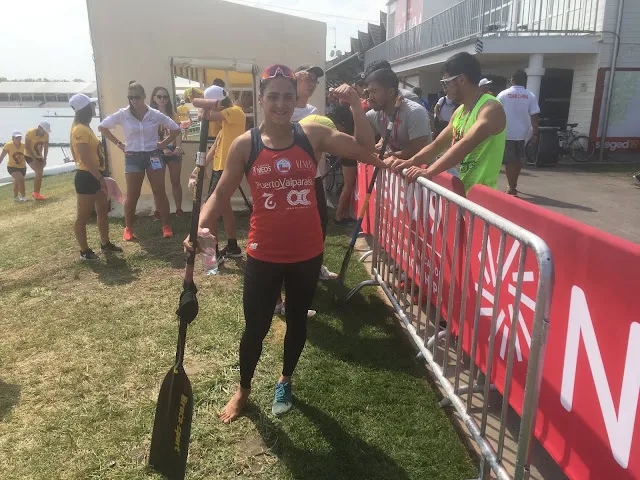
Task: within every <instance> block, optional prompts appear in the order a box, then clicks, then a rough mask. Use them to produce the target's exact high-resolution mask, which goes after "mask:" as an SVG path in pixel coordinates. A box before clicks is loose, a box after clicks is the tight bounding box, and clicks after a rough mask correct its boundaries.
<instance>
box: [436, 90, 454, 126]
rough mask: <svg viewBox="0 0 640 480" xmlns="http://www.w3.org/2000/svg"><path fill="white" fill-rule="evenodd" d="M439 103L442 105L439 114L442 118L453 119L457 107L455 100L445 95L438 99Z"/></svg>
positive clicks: (444, 119) (446, 120) (445, 119)
mask: <svg viewBox="0 0 640 480" xmlns="http://www.w3.org/2000/svg"><path fill="white" fill-rule="evenodd" d="M438 105H439V106H440V113H439V114H438V117H439V118H440V120H443V121H445V122H449V121H451V117H452V116H453V112H455V111H456V108H457V107H456V104H455V103H454V101H453V100H451V99H450V98H449V97H447V96H444V97H440V100H438Z"/></svg>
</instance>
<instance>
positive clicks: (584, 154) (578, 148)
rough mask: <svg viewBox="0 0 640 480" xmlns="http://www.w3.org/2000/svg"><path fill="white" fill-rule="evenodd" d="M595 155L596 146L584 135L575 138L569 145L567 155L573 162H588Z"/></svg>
mask: <svg viewBox="0 0 640 480" xmlns="http://www.w3.org/2000/svg"><path fill="white" fill-rule="evenodd" d="M595 153H596V145H595V143H593V142H592V141H591V139H590V138H589V137H587V136H585V135H580V136H579V137H575V138H574V139H573V140H571V142H570V143H569V154H570V155H571V158H573V160H574V161H575V162H580V163H584V162H588V161H589V160H591V158H592V157H593V155H594V154H595Z"/></svg>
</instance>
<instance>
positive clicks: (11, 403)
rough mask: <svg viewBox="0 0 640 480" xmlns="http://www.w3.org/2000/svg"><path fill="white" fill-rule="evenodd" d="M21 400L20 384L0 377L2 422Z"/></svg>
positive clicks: (0, 412)
mask: <svg viewBox="0 0 640 480" xmlns="http://www.w3.org/2000/svg"><path fill="white" fill-rule="evenodd" d="M19 401H20V386H18V385H16V384H14V383H6V382H4V381H3V380H2V379H0V422H1V421H3V420H4V419H5V417H6V416H7V415H8V414H9V412H10V411H11V409H12V408H13V407H15V406H16V405H17V404H18V402H19Z"/></svg>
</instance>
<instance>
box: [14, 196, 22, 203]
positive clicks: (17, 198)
mask: <svg viewBox="0 0 640 480" xmlns="http://www.w3.org/2000/svg"><path fill="white" fill-rule="evenodd" d="M13 201H14V202H21V201H22V198H21V197H20V195H18V196H16V198H14V199H13Z"/></svg>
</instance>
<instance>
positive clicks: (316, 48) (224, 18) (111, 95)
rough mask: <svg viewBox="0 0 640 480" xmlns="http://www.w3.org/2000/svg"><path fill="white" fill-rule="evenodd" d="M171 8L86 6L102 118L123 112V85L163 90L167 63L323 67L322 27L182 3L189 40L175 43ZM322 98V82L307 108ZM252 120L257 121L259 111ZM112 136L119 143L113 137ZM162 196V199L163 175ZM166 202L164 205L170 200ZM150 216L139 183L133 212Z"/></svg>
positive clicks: (205, 1) (119, 160)
mask: <svg viewBox="0 0 640 480" xmlns="http://www.w3.org/2000/svg"><path fill="white" fill-rule="evenodd" d="M176 5H177V4H176V3H175V2H174V1H170V0H137V1H136V2H131V1H130V0H108V1H105V0H87V10H88V13H89V24H90V28H91V40H92V43H93V49H94V57H95V64H96V77H97V82H98V91H99V93H100V106H101V109H100V110H101V112H103V114H109V113H112V112H114V111H116V110H117V109H118V108H121V107H123V106H126V94H127V84H128V82H129V81H130V80H133V79H135V80H137V81H138V82H140V83H141V84H142V85H144V86H145V89H146V90H147V95H149V94H150V93H151V90H152V89H153V87H154V86H156V85H164V86H166V87H170V86H171V85H172V72H171V69H170V64H169V59H170V57H172V56H175V57H191V58H202V59H231V60H237V61H238V62H249V63H254V64H255V65H257V66H258V68H259V69H260V70H262V69H264V68H265V67H266V66H268V65H270V64H273V63H283V64H286V65H289V66H291V67H292V68H295V67H297V66H298V65H300V64H303V63H312V64H316V65H319V66H322V67H324V65H325V44H326V24H324V23H321V22H316V21H313V20H307V19H303V18H299V17H293V16H289V15H283V14H280V13H275V12H270V11H267V10H260V9H256V8H252V7H247V6H243V5H238V4H234V3H227V2H224V1H220V0H186V1H183V2H180V5H179V7H180V12H194V13H196V14H194V15H188V21H187V23H186V24H187V25H188V28H189V32H191V33H192V36H191V37H189V38H187V37H185V38H178V37H176V35H175V34H173V33H172V32H175V21H176V19H175V16H172V15H167V14H166V12H171V11H174V10H175V8H176ZM141 19H143V21H141ZM324 90H325V83H324V78H323V79H321V81H320V84H319V85H318V88H317V90H316V93H315V95H314V96H313V97H312V98H311V100H310V103H313V104H315V105H316V106H317V107H318V108H320V109H321V111H324V106H325V101H324V95H323V93H324ZM147 101H149V98H147ZM257 114H258V121H260V119H261V117H262V114H261V111H260V109H258V112H257ZM116 134H117V135H118V136H119V137H120V138H122V132H121V131H117V132H116ZM196 149H197V145H196V144H188V145H185V156H184V159H183V166H182V184H183V187H184V199H183V208H184V209H185V210H187V209H189V210H190V209H191V203H192V202H191V199H190V198H191V197H190V192H189V191H188V190H187V188H186V185H187V181H188V177H189V174H190V173H191V171H192V170H193V168H194V154H195V151H196ZM108 153H109V159H110V162H111V171H112V173H113V177H114V178H115V179H116V181H117V182H118V183H119V184H120V185H121V186H122V187H124V185H125V178H124V156H123V154H122V152H121V151H120V150H119V149H117V148H115V146H114V145H112V144H111V143H109V146H108ZM167 191H168V192H170V188H169V181H168V174H167ZM169 199H170V201H171V202H172V199H171V195H170V194H169ZM151 208H153V197H152V195H151V189H150V187H149V186H148V184H147V183H146V182H145V186H144V187H143V191H142V195H141V197H140V202H139V203H138V210H139V211H145V210H147V209H151ZM115 213H116V214H117V213H119V212H115Z"/></svg>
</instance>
